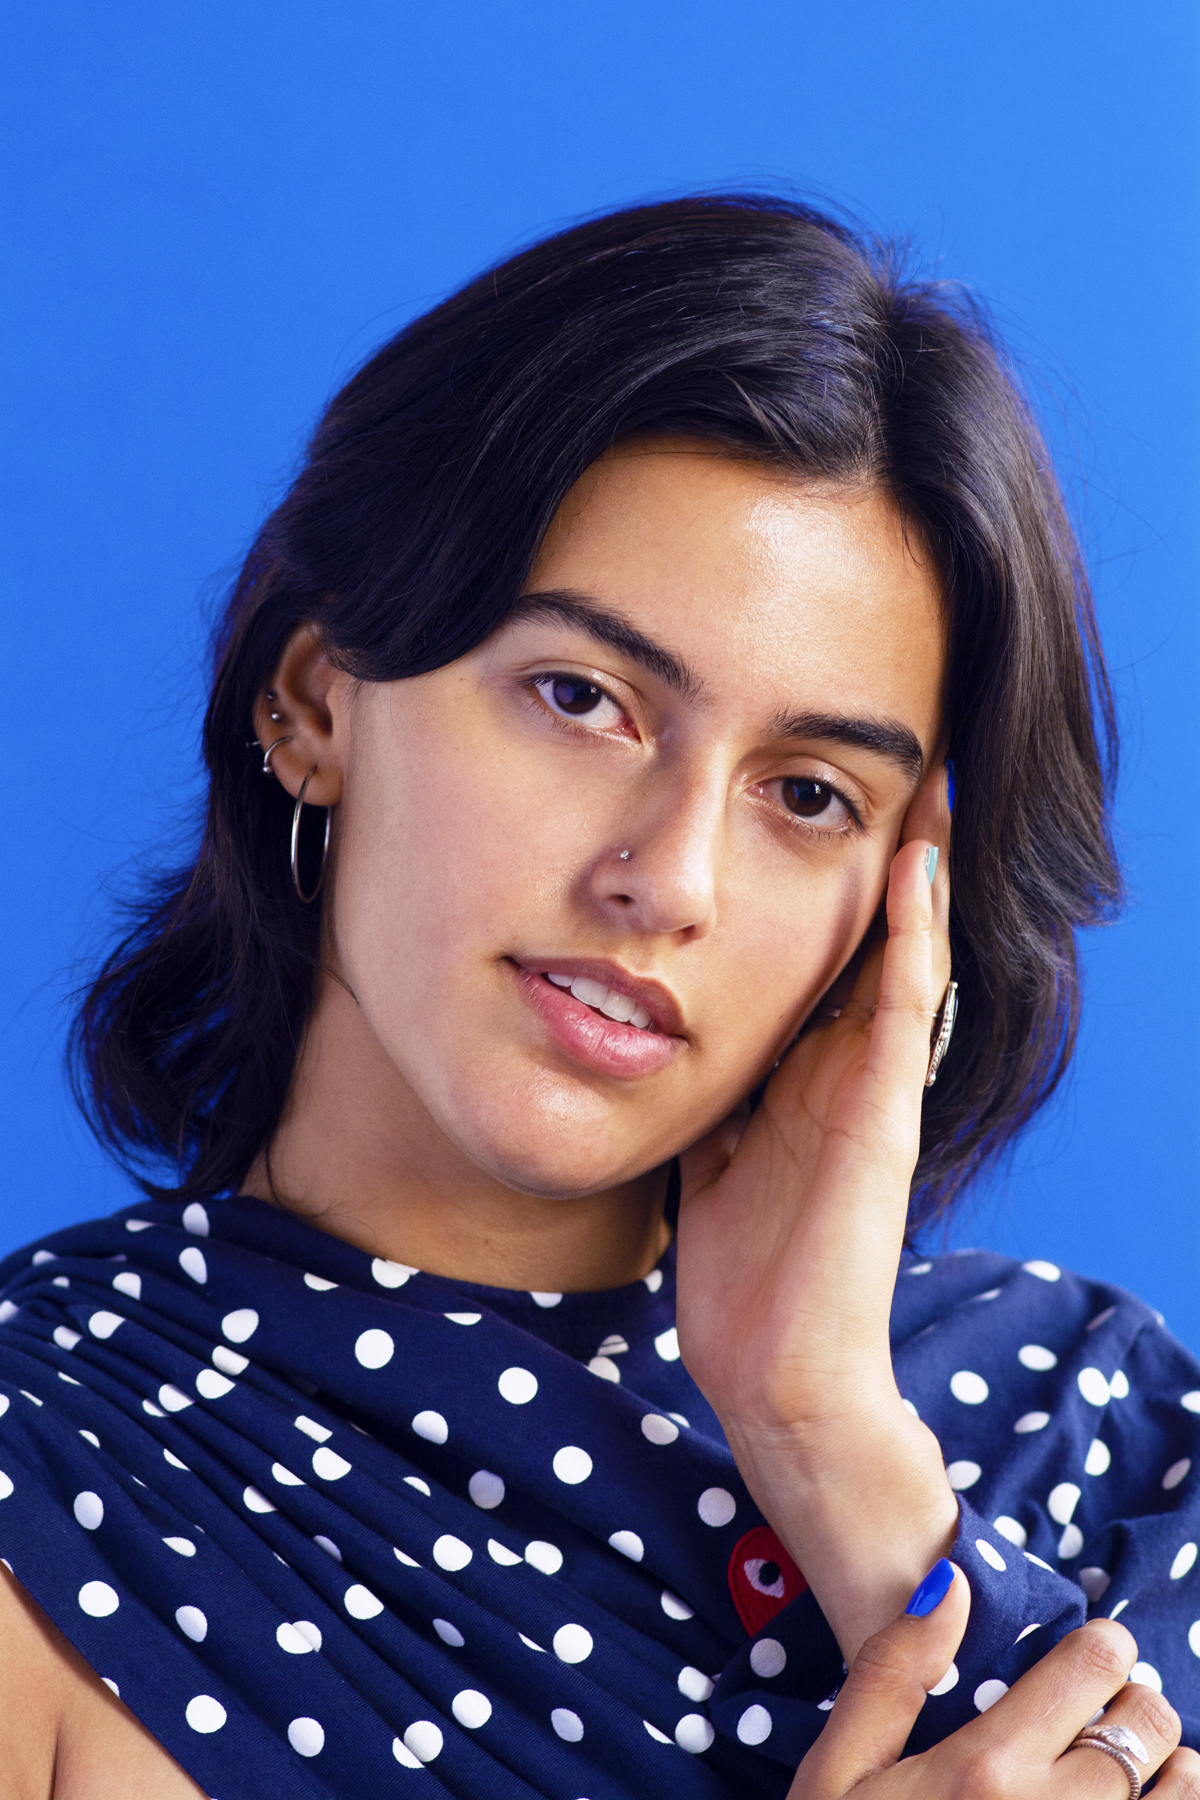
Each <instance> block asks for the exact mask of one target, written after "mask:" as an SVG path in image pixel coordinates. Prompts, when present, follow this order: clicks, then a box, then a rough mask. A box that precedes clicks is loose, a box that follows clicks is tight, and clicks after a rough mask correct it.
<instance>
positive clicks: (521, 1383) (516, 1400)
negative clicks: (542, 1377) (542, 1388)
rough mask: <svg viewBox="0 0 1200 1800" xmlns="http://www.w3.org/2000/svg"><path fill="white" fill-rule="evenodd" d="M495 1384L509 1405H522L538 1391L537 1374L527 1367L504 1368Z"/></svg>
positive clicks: (501, 1396)
mask: <svg viewBox="0 0 1200 1800" xmlns="http://www.w3.org/2000/svg"><path fill="white" fill-rule="evenodd" d="M496 1386H497V1387H498V1388H499V1389H500V1398H501V1399H502V1400H507V1401H508V1403H509V1405H510V1406H524V1405H525V1404H526V1403H527V1401H530V1400H532V1399H533V1396H534V1395H535V1394H536V1393H537V1391H538V1384H537V1376H536V1375H533V1374H531V1373H530V1371H529V1370H528V1369H516V1368H514V1369H505V1371H504V1373H503V1375H501V1377H500V1379H499V1381H498V1382H497V1383H496Z"/></svg>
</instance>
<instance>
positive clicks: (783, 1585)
mask: <svg viewBox="0 0 1200 1800" xmlns="http://www.w3.org/2000/svg"><path fill="white" fill-rule="evenodd" d="M807 1586H808V1583H807V1581H805V1579H804V1577H803V1575H802V1574H801V1573H800V1571H799V1569H798V1568H797V1567H796V1565H795V1563H794V1562H793V1561H792V1559H791V1557H790V1556H789V1555H788V1553H787V1551H786V1550H785V1549H784V1547H783V1545H782V1544H781V1543H780V1541H779V1539H778V1538H777V1537H776V1536H775V1533H774V1532H773V1531H772V1530H771V1527H770V1526H769V1525H756V1526H755V1527H754V1529H753V1531H748V1532H747V1533H746V1535H745V1537H743V1538H739V1539H738V1542H737V1544H736V1545H735V1546H734V1551H733V1555H732V1556H731V1557H730V1559H729V1592H730V1593H731V1594H732V1595H733V1604H734V1605H735V1606H736V1607H737V1609H738V1617H739V1619H740V1620H741V1621H742V1624H743V1625H744V1626H745V1627H746V1630H747V1631H748V1632H749V1633H750V1636H751V1637H754V1636H755V1635H756V1633H758V1632H760V1631H761V1630H762V1628H763V1626H764V1625H769V1624H770V1623H771V1620H772V1619H773V1618H774V1617H775V1615H776V1613H781V1612H782V1611H783V1609H784V1607H785V1606H787V1605H788V1604H789V1602H791V1601H792V1600H794V1599H795V1598H796V1596H797V1595H798V1594H802V1593H803V1592H804V1590H805V1588H806V1587H807Z"/></svg>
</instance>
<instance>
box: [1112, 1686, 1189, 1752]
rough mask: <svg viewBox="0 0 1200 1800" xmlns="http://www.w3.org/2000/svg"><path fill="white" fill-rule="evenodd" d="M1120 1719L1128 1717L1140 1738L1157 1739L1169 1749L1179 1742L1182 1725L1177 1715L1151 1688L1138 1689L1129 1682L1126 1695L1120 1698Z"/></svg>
mask: <svg viewBox="0 0 1200 1800" xmlns="http://www.w3.org/2000/svg"><path fill="white" fill-rule="evenodd" d="M1121 1714H1122V1717H1123V1718H1124V1717H1128V1719H1129V1722H1130V1723H1131V1724H1132V1726H1133V1729H1134V1730H1135V1731H1136V1732H1139V1733H1140V1734H1141V1736H1142V1737H1151V1738H1158V1740H1159V1741H1160V1743H1163V1744H1167V1745H1170V1746H1171V1748H1174V1746H1175V1745H1176V1744H1177V1743H1178V1742H1179V1739H1180V1737H1181V1736H1182V1734H1183V1725H1182V1722H1181V1720H1180V1717H1179V1714H1178V1713H1177V1712H1176V1711H1175V1708H1174V1707H1173V1706H1172V1705H1171V1702H1170V1701H1169V1700H1164V1699H1163V1697H1162V1695H1161V1694H1156V1693H1155V1691H1154V1689H1153V1688H1147V1687H1140V1686H1139V1685H1138V1683H1137V1682H1131V1683H1130V1685H1129V1688H1128V1690H1127V1694H1126V1695H1124V1696H1122V1706H1121Z"/></svg>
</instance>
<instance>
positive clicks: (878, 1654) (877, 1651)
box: [847, 1631, 926, 1707]
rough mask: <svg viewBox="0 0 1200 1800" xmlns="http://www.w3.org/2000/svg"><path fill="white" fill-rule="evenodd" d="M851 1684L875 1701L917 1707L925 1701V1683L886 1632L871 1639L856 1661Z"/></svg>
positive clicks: (851, 1675)
mask: <svg viewBox="0 0 1200 1800" xmlns="http://www.w3.org/2000/svg"><path fill="white" fill-rule="evenodd" d="M849 1682H852V1683H853V1684H854V1686H855V1687H856V1688H857V1689H858V1690H859V1691H860V1693H863V1694H865V1695H869V1696H871V1697H873V1698H877V1699H884V1700H892V1701H895V1702H900V1701H905V1700H907V1701H911V1702H912V1703H913V1704H914V1705H915V1706H917V1707H920V1706H921V1705H923V1704H924V1701H925V1693H926V1689H925V1685H924V1683H923V1682H922V1681H921V1680H920V1679H919V1677H918V1675H917V1672H916V1671H915V1670H914V1669H913V1668H912V1667H911V1665H910V1664H909V1662H908V1661H907V1660H906V1659H905V1658H904V1657H903V1656H902V1654H901V1652H900V1649H899V1647H898V1645H896V1644H895V1643H894V1642H893V1641H892V1639H891V1637H890V1636H889V1634H888V1633H887V1632H886V1631H881V1632H880V1633H878V1635H877V1636H875V1637H873V1638H868V1639H867V1641H866V1643H865V1644H864V1645H863V1647H862V1649H861V1650H860V1651H859V1653H858V1655H857V1656H856V1657H855V1659H854V1667H853V1669H852V1670H851V1672H850V1676H849V1680H848V1684H847V1685H849Z"/></svg>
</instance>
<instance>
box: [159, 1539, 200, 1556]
mask: <svg viewBox="0 0 1200 1800" xmlns="http://www.w3.org/2000/svg"><path fill="white" fill-rule="evenodd" d="M163 1543H164V1544H165V1545H166V1546H167V1549H168V1550H173V1551H174V1552H175V1554H176V1556H195V1554H196V1546H195V1544H193V1542H192V1540H191V1538H185V1537H165V1538H164V1539H163Z"/></svg>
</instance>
